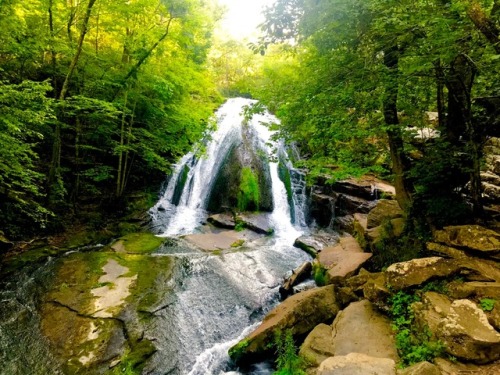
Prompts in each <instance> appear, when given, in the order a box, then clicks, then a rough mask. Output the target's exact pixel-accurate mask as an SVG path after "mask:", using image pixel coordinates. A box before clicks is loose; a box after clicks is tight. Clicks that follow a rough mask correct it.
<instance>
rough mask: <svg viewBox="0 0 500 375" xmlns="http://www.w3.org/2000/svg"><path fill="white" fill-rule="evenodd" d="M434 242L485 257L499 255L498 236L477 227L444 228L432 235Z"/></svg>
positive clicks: (499, 236)
mask: <svg viewBox="0 0 500 375" xmlns="http://www.w3.org/2000/svg"><path fill="white" fill-rule="evenodd" d="M434 241H435V242H438V243H442V244H444V245H447V246H451V247H457V248H460V249H464V250H469V251H472V252H475V253H480V254H483V255H487V256H494V255H498V254H500V234H499V233H497V232H495V231H493V230H491V229H487V228H484V227H482V226H479V225H458V226H449V227H444V228H443V229H442V230H438V231H436V232H435V233H434Z"/></svg>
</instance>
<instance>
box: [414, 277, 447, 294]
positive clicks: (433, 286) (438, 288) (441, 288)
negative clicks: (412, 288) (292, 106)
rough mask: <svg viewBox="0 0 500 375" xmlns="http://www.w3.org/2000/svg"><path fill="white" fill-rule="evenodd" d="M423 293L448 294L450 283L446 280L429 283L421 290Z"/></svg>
mask: <svg viewBox="0 0 500 375" xmlns="http://www.w3.org/2000/svg"><path fill="white" fill-rule="evenodd" d="M420 290H421V291H422V292H437V293H441V294H447V293H448V283H447V282H446V280H437V281H429V282H428V283H426V284H425V285H424V286H423V287H422V288H421V289H420Z"/></svg>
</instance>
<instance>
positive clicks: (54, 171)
mask: <svg viewBox="0 0 500 375" xmlns="http://www.w3.org/2000/svg"><path fill="white" fill-rule="evenodd" d="M95 2H96V0H89V3H88V5H87V10H86V12H85V17H84V19H83V23H82V28H81V31H80V38H79V39H78V45H77V49H76V52H75V55H74V56H73V59H72V60H71V64H70V66H69V70H68V73H67V74H66V78H65V79H64V83H63V86H62V88H61V92H60V93H59V101H61V102H63V101H64V100H65V99H66V94H67V93H68V88H69V82H70V80H71V78H72V77H73V73H74V71H75V68H76V65H77V64H78V60H79V58H80V55H81V53H82V49H83V42H84V40H85V35H86V34H87V30H88V23H89V20H90V15H91V14H92V7H93V6H94V4H95ZM60 167H61V124H60V122H59V121H57V122H56V127H55V132H54V144H53V147H52V161H51V165H50V171H49V181H48V184H49V192H50V191H51V189H52V186H53V184H54V182H55V180H56V178H57V177H58V175H59V170H60ZM49 197H50V194H49Z"/></svg>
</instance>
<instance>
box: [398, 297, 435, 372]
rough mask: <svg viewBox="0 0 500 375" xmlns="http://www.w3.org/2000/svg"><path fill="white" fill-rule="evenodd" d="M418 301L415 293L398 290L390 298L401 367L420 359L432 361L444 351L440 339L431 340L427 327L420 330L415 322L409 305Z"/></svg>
mask: <svg viewBox="0 0 500 375" xmlns="http://www.w3.org/2000/svg"><path fill="white" fill-rule="evenodd" d="M417 301H420V298H419V297H418V295H417V294H414V293H413V294H409V293H405V292H403V291H400V292H398V293H396V294H394V295H393V296H392V297H391V298H390V299H389V303H390V305H391V315H392V329H393V330H394V331H395V332H396V348H397V349H398V354H399V356H400V358H401V363H400V365H401V367H406V366H411V365H413V364H415V363H418V362H422V361H432V360H433V359H434V358H435V357H438V356H440V355H441V354H442V353H443V351H444V344H443V343H442V342H441V341H436V340H433V338H432V333H431V332H430V330H429V329H424V330H421V329H419V328H418V327H417V326H416V325H415V324H414V323H415V316H414V314H413V310H412V307H411V305H412V304H413V303H414V302H417Z"/></svg>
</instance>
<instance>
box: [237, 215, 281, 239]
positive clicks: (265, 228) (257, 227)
mask: <svg viewBox="0 0 500 375" xmlns="http://www.w3.org/2000/svg"><path fill="white" fill-rule="evenodd" d="M237 220H238V221H241V222H243V223H244V224H245V227H246V228H248V229H250V230H253V231H254V232H255V233H259V234H271V233H273V231H274V229H273V228H272V227H271V223H270V221H269V215H268V214H254V213H249V212H247V213H244V214H240V215H238V216H237Z"/></svg>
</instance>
